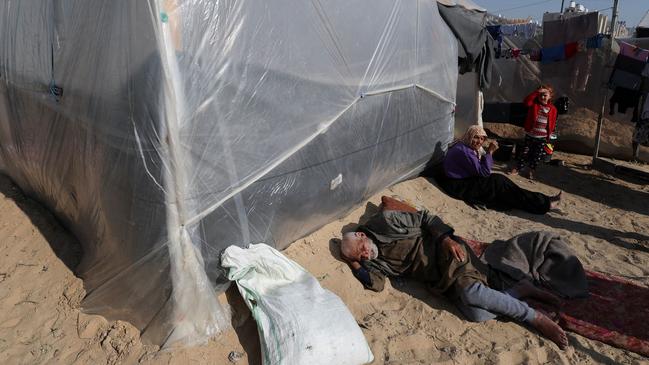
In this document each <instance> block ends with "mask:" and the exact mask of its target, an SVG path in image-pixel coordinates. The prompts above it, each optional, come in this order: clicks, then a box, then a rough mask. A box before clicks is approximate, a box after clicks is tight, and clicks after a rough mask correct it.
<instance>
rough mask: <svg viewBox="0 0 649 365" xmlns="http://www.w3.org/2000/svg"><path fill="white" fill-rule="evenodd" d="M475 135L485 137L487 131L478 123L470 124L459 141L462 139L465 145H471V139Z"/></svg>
mask: <svg viewBox="0 0 649 365" xmlns="http://www.w3.org/2000/svg"><path fill="white" fill-rule="evenodd" d="M475 136H484V137H486V136H487V132H485V130H484V129H483V128H482V127H481V126H479V125H472V126H470V127H469V129H467V130H466V132H465V133H464V135H463V136H462V139H460V141H462V143H464V144H465V145H467V146H471V140H473V137H475Z"/></svg>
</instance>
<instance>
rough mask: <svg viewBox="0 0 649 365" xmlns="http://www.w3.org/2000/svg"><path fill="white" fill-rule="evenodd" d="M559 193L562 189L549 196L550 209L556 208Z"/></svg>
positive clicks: (559, 196) (559, 199)
mask: <svg viewBox="0 0 649 365" xmlns="http://www.w3.org/2000/svg"><path fill="white" fill-rule="evenodd" d="M561 193H562V191H559V194H557V195H555V196H551V197H550V209H556V208H557V207H558V206H559V202H560V201H561Z"/></svg>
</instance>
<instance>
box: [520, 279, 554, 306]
mask: <svg viewBox="0 0 649 365" xmlns="http://www.w3.org/2000/svg"><path fill="white" fill-rule="evenodd" d="M513 290H514V292H515V293H513V294H515V295H517V298H518V299H522V298H533V299H537V300H539V301H541V302H544V303H547V304H550V305H552V306H554V307H556V308H559V307H560V306H561V298H559V297H558V296H556V295H554V294H552V293H550V292H549V291H547V290H543V289H541V288H538V287H536V286H535V285H534V284H532V283H530V282H529V281H527V280H521V281H519V282H518V283H516V285H514V287H513Z"/></svg>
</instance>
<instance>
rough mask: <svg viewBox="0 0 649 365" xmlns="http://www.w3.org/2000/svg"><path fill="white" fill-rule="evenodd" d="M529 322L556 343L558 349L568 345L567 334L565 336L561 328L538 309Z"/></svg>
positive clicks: (563, 348)
mask: <svg viewBox="0 0 649 365" xmlns="http://www.w3.org/2000/svg"><path fill="white" fill-rule="evenodd" d="M531 324H532V327H534V328H535V329H536V330H537V331H539V332H541V334H542V335H543V336H545V337H547V338H549V339H550V340H552V342H554V343H556V344H557V346H559V348H560V349H562V350H565V348H566V347H567V346H568V336H566V333H565V332H564V331H563V329H561V327H559V325H558V324H556V323H554V322H553V321H552V320H551V319H550V318H548V317H547V316H546V315H545V314H543V313H541V312H540V311H538V310H537V311H536V316H535V317H534V320H533V321H532V323H531Z"/></svg>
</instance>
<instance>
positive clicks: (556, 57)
mask: <svg viewBox="0 0 649 365" xmlns="http://www.w3.org/2000/svg"><path fill="white" fill-rule="evenodd" d="M565 57H566V51H565V46H564V45H563V44H562V45H560V46H555V47H547V48H543V49H541V63H543V64H548V63H552V62H556V61H561V60H563V59H565Z"/></svg>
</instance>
